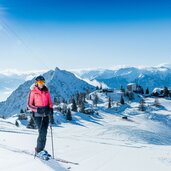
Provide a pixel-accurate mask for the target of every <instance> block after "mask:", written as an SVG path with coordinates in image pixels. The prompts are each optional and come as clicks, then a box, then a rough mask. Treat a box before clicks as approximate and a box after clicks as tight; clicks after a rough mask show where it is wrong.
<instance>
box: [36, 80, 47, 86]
mask: <svg viewBox="0 0 171 171" xmlns="http://www.w3.org/2000/svg"><path fill="white" fill-rule="evenodd" d="M37 84H41V85H44V84H45V81H43V80H39V81H37Z"/></svg>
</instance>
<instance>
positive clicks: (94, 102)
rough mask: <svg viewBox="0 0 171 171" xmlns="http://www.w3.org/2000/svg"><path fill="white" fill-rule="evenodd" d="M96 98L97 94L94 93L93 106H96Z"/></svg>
mask: <svg viewBox="0 0 171 171" xmlns="http://www.w3.org/2000/svg"><path fill="white" fill-rule="evenodd" d="M98 100H99V98H98V95H97V94H95V95H94V99H93V105H94V106H97V103H98Z"/></svg>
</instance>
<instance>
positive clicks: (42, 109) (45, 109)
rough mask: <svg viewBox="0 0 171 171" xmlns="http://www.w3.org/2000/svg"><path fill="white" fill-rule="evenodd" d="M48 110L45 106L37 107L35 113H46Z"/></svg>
mask: <svg viewBox="0 0 171 171" xmlns="http://www.w3.org/2000/svg"><path fill="white" fill-rule="evenodd" d="M48 111H49V107H48V106H45V107H38V108H37V113H39V114H47V113H48Z"/></svg>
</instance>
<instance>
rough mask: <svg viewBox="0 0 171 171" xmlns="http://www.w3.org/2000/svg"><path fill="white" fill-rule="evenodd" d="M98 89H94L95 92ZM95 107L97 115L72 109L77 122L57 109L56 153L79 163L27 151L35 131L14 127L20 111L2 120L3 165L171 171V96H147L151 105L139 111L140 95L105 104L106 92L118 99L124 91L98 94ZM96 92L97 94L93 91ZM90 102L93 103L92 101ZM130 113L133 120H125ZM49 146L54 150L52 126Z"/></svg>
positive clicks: (84, 170)
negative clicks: (44, 159) (51, 159)
mask: <svg viewBox="0 0 171 171" xmlns="http://www.w3.org/2000/svg"><path fill="white" fill-rule="evenodd" d="M94 93H95V92H94ZM96 93H97V94H98V96H99V98H100V103H98V105H97V107H96V110H98V113H99V115H97V114H94V115H85V114H82V113H73V121H71V122H69V121H65V119H64V117H63V115H62V114H61V113H59V112H55V120H56V121H57V119H58V124H57V125H56V126H54V127H53V133H54V147H55V156H56V157H59V158H62V159H65V160H68V161H73V162H78V163H79V165H72V164H64V163H59V162H42V161H40V160H39V159H34V158H33V156H31V155H28V154H26V153H25V152H27V153H33V151H34V147H35V144H36V139H37V130H31V129H26V128H25V126H24V125H21V123H20V127H15V125H14V122H15V120H16V116H14V117H11V118H9V119H7V120H3V119H0V137H1V138H0V151H1V153H0V163H1V164H0V170H2V171H6V170H13V171H15V170H16V171H20V170H41V171H46V170H56V171H62V170H67V169H66V168H67V167H71V168H70V170H71V171H96V170H98V171H108V170H109V171H110V170H117V171H128V170H131V171H137V170H138V171H144V170H150V171H153V170H155V171H170V170H171V133H170V132H171V100H170V99H162V98H160V99H159V102H160V104H161V106H160V107H156V106H154V105H153V104H154V99H153V98H146V99H145V102H146V103H145V106H146V108H147V110H146V111H145V112H141V111H139V110H138V105H139V103H138V101H139V99H140V97H139V96H135V100H134V101H133V102H129V101H128V100H127V99H126V98H125V101H126V104H125V105H117V110H116V106H115V104H113V105H112V108H111V109H107V108H106V102H107V99H108V97H109V96H110V97H112V99H113V100H114V101H115V102H117V101H118V100H119V98H120V91H115V92H114V93H113V94H112V93H107V95H106V94H105V93H100V92H98V91H96ZM92 94H93V93H92ZM88 104H89V106H91V105H92V103H91V101H90V100H89V101H88ZM125 115H127V116H128V118H129V120H123V119H121V116H125ZM46 149H47V150H48V151H49V152H51V136H50V130H49V131H48V136H47V145H46Z"/></svg>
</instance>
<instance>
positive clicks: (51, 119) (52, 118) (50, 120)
mask: <svg viewBox="0 0 171 171" xmlns="http://www.w3.org/2000/svg"><path fill="white" fill-rule="evenodd" d="M49 122H50V124H54V123H55V122H54V117H53V108H50V109H49Z"/></svg>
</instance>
